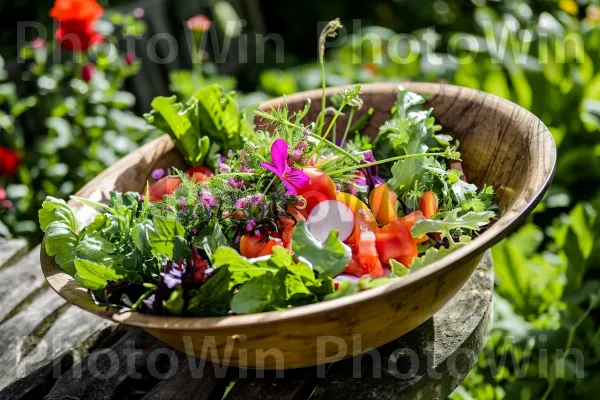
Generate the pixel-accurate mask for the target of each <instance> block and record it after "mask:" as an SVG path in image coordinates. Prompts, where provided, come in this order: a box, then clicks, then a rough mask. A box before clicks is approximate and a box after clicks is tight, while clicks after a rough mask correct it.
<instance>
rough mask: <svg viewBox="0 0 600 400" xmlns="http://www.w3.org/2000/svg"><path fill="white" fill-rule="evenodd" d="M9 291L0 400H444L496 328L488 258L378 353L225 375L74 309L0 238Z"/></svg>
mask: <svg viewBox="0 0 600 400" xmlns="http://www.w3.org/2000/svg"><path fill="white" fill-rule="evenodd" d="M0 282H1V285H0V370H1V371H2V373H0V399H26V398H31V399H42V398H46V399H65V398H69V399H124V398H127V399H130V398H131V399H142V398H143V399H170V398H175V397H176V398H177V399H181V400H184V399H220V398H222V397H223V394H224V393H227V396H226V399H255V398H260V399H308V398H310V399H343V400H347V399H354V398H356V399H392V398H403V399H413V398H414V399H420V398H424V399H432V398H437V399H443V398H446V397H447V396H448V395H449V394H450V393H451V392H452V391H453V390H454V389H455V388H456V387H457V386H458V385H459V384H460V382H461V381H462V380H463V379H464V377H465V376H466V374H467V373H468V372H469V370H470V369H471V368H472V367H473V366H474V365H475V363H476V362H477V357H478V355H479V353H480V352H481V351H482V349H483V348H484V345H485V343H486V341H487V338H488V335H489V331H490V327H491V321H492V318H491V298H492V290H493V267H492V262H491V257H490V254H489V252H488V253H487V254H486V255H485V257H484V259H483V261H482V262H481V263H480V265H479V266H478V268H477V270H476V271H475V272H474V273H473V275H472V276H471V278H470V280H469V281H468V282H467V284H466V285H465V286H464V287H463V288H462V289H461V291H460V292H459V293H458V294H457V296H456V297H455V298H453V299H452V300H451V301H450V302H449V303H448V304H447V305H446V306H445V307H444V308H443V309H442V310H440V311H439V312H438V313H437V314H436V315H435V316H434V317H433V318H432V319H430V320H429V321H427V322H426V323H425V324H423V325H422V326H420V327H419V328H417V329H415V330H414V331H412V332H410V333H409V334H407V335H405V336H404V337H401V338H399V339H397V340H395V341H393V342H391V343H388V344H387V345H385V346H382V347H380V348H378V349H376V350H372V351H371V352H369V353H366V354H363V355H361V356H357V357H354V358H351V359H346V360H342V361H338V362H334V363H331V364H328V365H324V366H321V367H314V368H303V369H296V370H284V371H256V370H239V369H236V368H224V369H221V368H219V366H216V365H213V364H210V363H205V364H203V363H202V362H201V361H200V360H197V359H194V358H191V357H188V356H187V355H185V354H183V353H181V352H179V351H176V350H173V349H171V348H169V347H168V346H166V345H164V344H162V343H160V342H158V341H157V340H155V339H154V338H152V337H151V336H149V335H148V334H146V333H145V332H144V331H142V330H140V329H138V328H130V327H126V326H118V325H115V324H113V323H112V322H110V321H107V320H103V319H101V318H99V317H96V316H94V315H92V314H90V313H87V312H86V311H83V310H81V309H79V308H77V307H75V306H71V305H70V304H67V303H65V301H64V300H63V299H62V298H61V297H60V296H59V295H57V294H56V293H55V292H54V291H53V290H52V289H51V288H50V287H49V286H48V285H47V284H46V281H45V279H44V277H43V275H42V271H41V267H40V264H39V248H35V249H33V250H32V251H30V252H28V251H27V247H26V242H25V241H22V240H11V241H6V240H1V239H0ZM199 368H203V369H199ZM200 372H202V374H201V375H200Z"/></svg>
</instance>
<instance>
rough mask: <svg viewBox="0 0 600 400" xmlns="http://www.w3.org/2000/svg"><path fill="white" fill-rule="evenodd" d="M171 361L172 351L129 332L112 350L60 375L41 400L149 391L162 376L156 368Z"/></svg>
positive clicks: (103, 399)
mask: <svg viewBox="0 0 600 400" xmlns="http://www.w3.org/2000/svg"><path fill="white" fill-rule="evenodd" d="M172 357H173V358H177V357H176V355H175V350H173V349H170V348H167V347H165V345H164V344H162V343H160V342H158V341H156V340H155V339H154V338H153V337H151V336H150V335H148V334H147V333H145V332H144V331H142V330H141V329H135V328H131V329H128V330H126V333H125V335H124V336H123V337H121V338H120V339H119V340H118V341H117V342H116V343H114V344H113V345H112V346H110V347H107V348H102V349H96V350H95V351H94V352H92V353H91V354H89V355H87V356H86V357H85V358H84V359H83V360H82V362H81V363H79V364H77V365H75V367H74V368H72V369H71V370H69V371H67V372H66V373H64V374H63V375H62V376H61V377H60V378H59V379H58V381H57V382H56V385H54V387H53V388H52V390H51V391H50V393H48V395H47V396H46V397H45V398H46V400H58V399H65V398H69V399H82V400H83V399H85V400H108V399H113V398H124V397H127V394H128V393H132V392H139V391H140V390H141V391H144V390H150V389H151V388H152V387H153V386H155V385H156V383H157V382H158V379H159V377H160V376H161V374H163V373H164V372H163V371H161V370H160V369H159V365H163V363H164V359H165V358H166V359H167V360H170V359H171V358H172ZM159 358H161V359H159ZM166 364H169V362H167V363H166ZM154 368H156V369H154ZM148 370H150V372H149V371H148ZM152 375H154V376H152ZM117 393H118V396H117V395H116V394H117Z"/></svg>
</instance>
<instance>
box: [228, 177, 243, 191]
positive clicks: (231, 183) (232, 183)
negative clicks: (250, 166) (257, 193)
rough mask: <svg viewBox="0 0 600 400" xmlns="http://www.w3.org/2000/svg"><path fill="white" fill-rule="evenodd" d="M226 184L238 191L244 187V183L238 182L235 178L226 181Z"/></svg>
mask: <svg viewBox="0 0 600 400" xmlns="http://www.w3.org/2000/svg"><path fill="white" fill-rule="evenodd" d="M227 183H228V184H229V186H231V187H232V188H234V189H239V188H241V187H243V186H244V181H238V180H237V179H235V178H230V179H228V180H227Z"/></svg>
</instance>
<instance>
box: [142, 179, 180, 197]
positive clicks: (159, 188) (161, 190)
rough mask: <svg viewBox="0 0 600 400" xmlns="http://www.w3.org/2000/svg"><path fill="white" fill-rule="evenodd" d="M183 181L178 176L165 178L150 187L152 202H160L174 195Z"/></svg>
mask: <svg viewBox="0 0 600 400" xmlns="http://www.w3.org/2000/svg"><path fill="white" fill-rule="evenodd" d="M180 183H181V179H179V178H178V177H176V176H165V177H164V178H160V179H159V180H157V181H156V182H154V183H153V184H151V185H150V188H149V191H150V201H160V200H162V199H163V196H165V195H167V194H172V193H173V192H174V191H175V188H176V187H177V186H179V184H180Z"/></svg>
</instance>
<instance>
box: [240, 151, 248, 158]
mask: <svg viewBox="0 0 600 400" xmlns="http://www.w3.org/2000/svg"><path fill="white" fill-rule="evenodd" d="M240 157H244V158H245V157H248V153H246V150H242V151H240Z"/></svg>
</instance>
